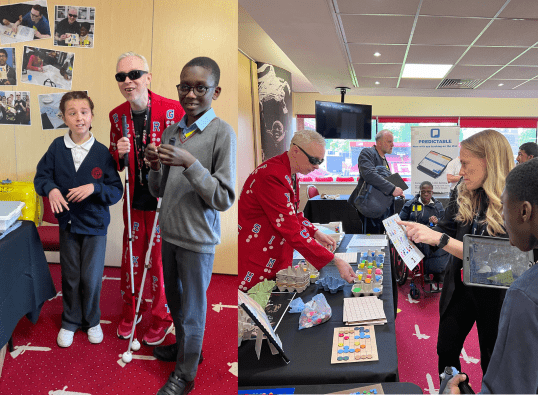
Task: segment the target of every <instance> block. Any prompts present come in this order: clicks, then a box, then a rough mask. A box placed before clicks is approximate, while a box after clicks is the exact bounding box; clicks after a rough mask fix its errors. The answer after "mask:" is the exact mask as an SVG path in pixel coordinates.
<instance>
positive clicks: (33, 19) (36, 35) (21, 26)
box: [0, 0, 51, 45]
mask: <svg viewBox="0 0 538 404" xmlns="http://www.w3.org/2000/svg"><path fill="white" fill-rule="evenodd" d="M0 23H1V25H0V43H1V44H2V45H6V44H10V43H15V42H27V41H34V40H39V39H46V38H50V37H51V31H50V22H49V15H48V7H47V2H46V0H41V1H28V2H24V3H17V4H8V5H5V6H0Z"/></svg>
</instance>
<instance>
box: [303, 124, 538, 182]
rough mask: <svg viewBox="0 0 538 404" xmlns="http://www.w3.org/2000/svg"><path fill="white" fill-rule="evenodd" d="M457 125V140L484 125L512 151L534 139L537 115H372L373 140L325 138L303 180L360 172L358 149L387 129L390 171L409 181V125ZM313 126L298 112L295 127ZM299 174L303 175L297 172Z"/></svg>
mask: <svg viewBox="0 0 538 404" xmlns="http://www.w3.org/2000/svg"><path fill="white" fill-rule="evenodd" d="M458 123H459V126H460V142H461V141H462V140H463V139H467V138H468V137H469V136H472V135H474V134H475V133H477V132H480V131H482V130H485V129H494V130H496V131H498V132H500V133H502V134H503V135H504V136H506V138H507V139H508V142H509V143H510V146H511V147H512V151H513V153H514V161H515V159H516V157H517V153H518V151H519V146H520V145H521V144H523V143H526V142H536V141H537V134H536V126H537V119H536V118H519V119H514V118H473V117H461V118H458V117H435V118H428V117H422V118H420V117H418V118H416V117H376V119H372V140H371V141H364V140H335V139H327V140H325V149H326V154H325V161H324V162H323V164H322V165H321V166H320V168H319V169H318V170H316V171H314V172H312V173H310V174H309V175H308V176H307V177H306V178H304V179H303V181H305V182H308V181H314V180H315V179H316V178H317V177H333V178H339V177H353V178H354V181H356V178H357V177H358V175H359V168H358V158H359V154H360V152H361V150H362V149H363V148H365V147H372V146H373V145H374V144H375V134H376V133H377V132H378V131H380V130H383V129H388V130H390V131H391V132H392V133H393V134H394V149H393V152H392V154H390V155H387V162H388V163H389V165H390V168H391V171H392V172H393V173H394V172H397V173H399V174H400V175H401V176H402V178H403V179H404V180H405V181H407V182H410V181H411V127H412V126H458ZM300 129H310V130H316V119H315V117H314V116H313V115H299V116H298V117H297V130H300ZM299 177H300V178H302V177H305V176H302V175H301V174H299Z"/></svg>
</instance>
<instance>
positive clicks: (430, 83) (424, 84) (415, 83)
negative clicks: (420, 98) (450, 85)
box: [398, 79, 442, 89]
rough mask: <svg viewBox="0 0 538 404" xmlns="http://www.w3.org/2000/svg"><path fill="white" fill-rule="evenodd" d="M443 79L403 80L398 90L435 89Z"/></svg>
mask: <svg viewBox="0 0 538 404" xmlns="http://www.w3.org/2000/svg"><path fill="white" fill-rule="evenodd" d="M441 81H442V80H441V79H401V80H400V85H399V87H398V88H429V89H435V88H437V86H438V85H439V83H440V82H441Z"/></svg>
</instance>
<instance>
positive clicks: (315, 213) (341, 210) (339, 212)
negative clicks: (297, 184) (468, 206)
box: [303, 194, 449, 234]
mask: <svg viewBox="0 0 538 404" xmlns="http://www.w3.org/2000/svg"><path fill="white" fill-rule="evenodd" d="M434 197H435V199H437V200H439V201H440V202H441V203H442V204H443V206H444V207H445V208H446V205H447V204H448V200H449V198H448V194H440V195H435V196H434ZM412 198H414V195H408V194H406V195H405V199H401V198H396V199H395V200H394V213H400V211H401V210H402V208H403V206H404V204H405V202H407V201H408V200H409V199H412ZM348 199H349V195H340V197H339V198H338V199H321V198H320V196H319V195H318V196H315V197H314V198H311V199H309V200H308V202H306V205H305V207H304V210H303V214H304V217H306V218H307V219H308V220H310V221H311V222H312V223H330V222H342V231H343V232H344V233H346V234H362V222H361V219H360V218H359V214H358V213H357V209H355V208H354V207H353V206H351V205H350V204H349V203H347V200H348Z"/></svg>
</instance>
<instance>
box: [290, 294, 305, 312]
mask: <svg viewBox="0 0 538 404" xmlns="http://www.w3.org/2000/svg"><path fill="white" fill-rule="evenodd" d="M303 310H304V302H303V299H301V298H300V297H298V298H297V299H294V300H293V301H292V302H291V303H290V313H302V311H303Z"/></svg>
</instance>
